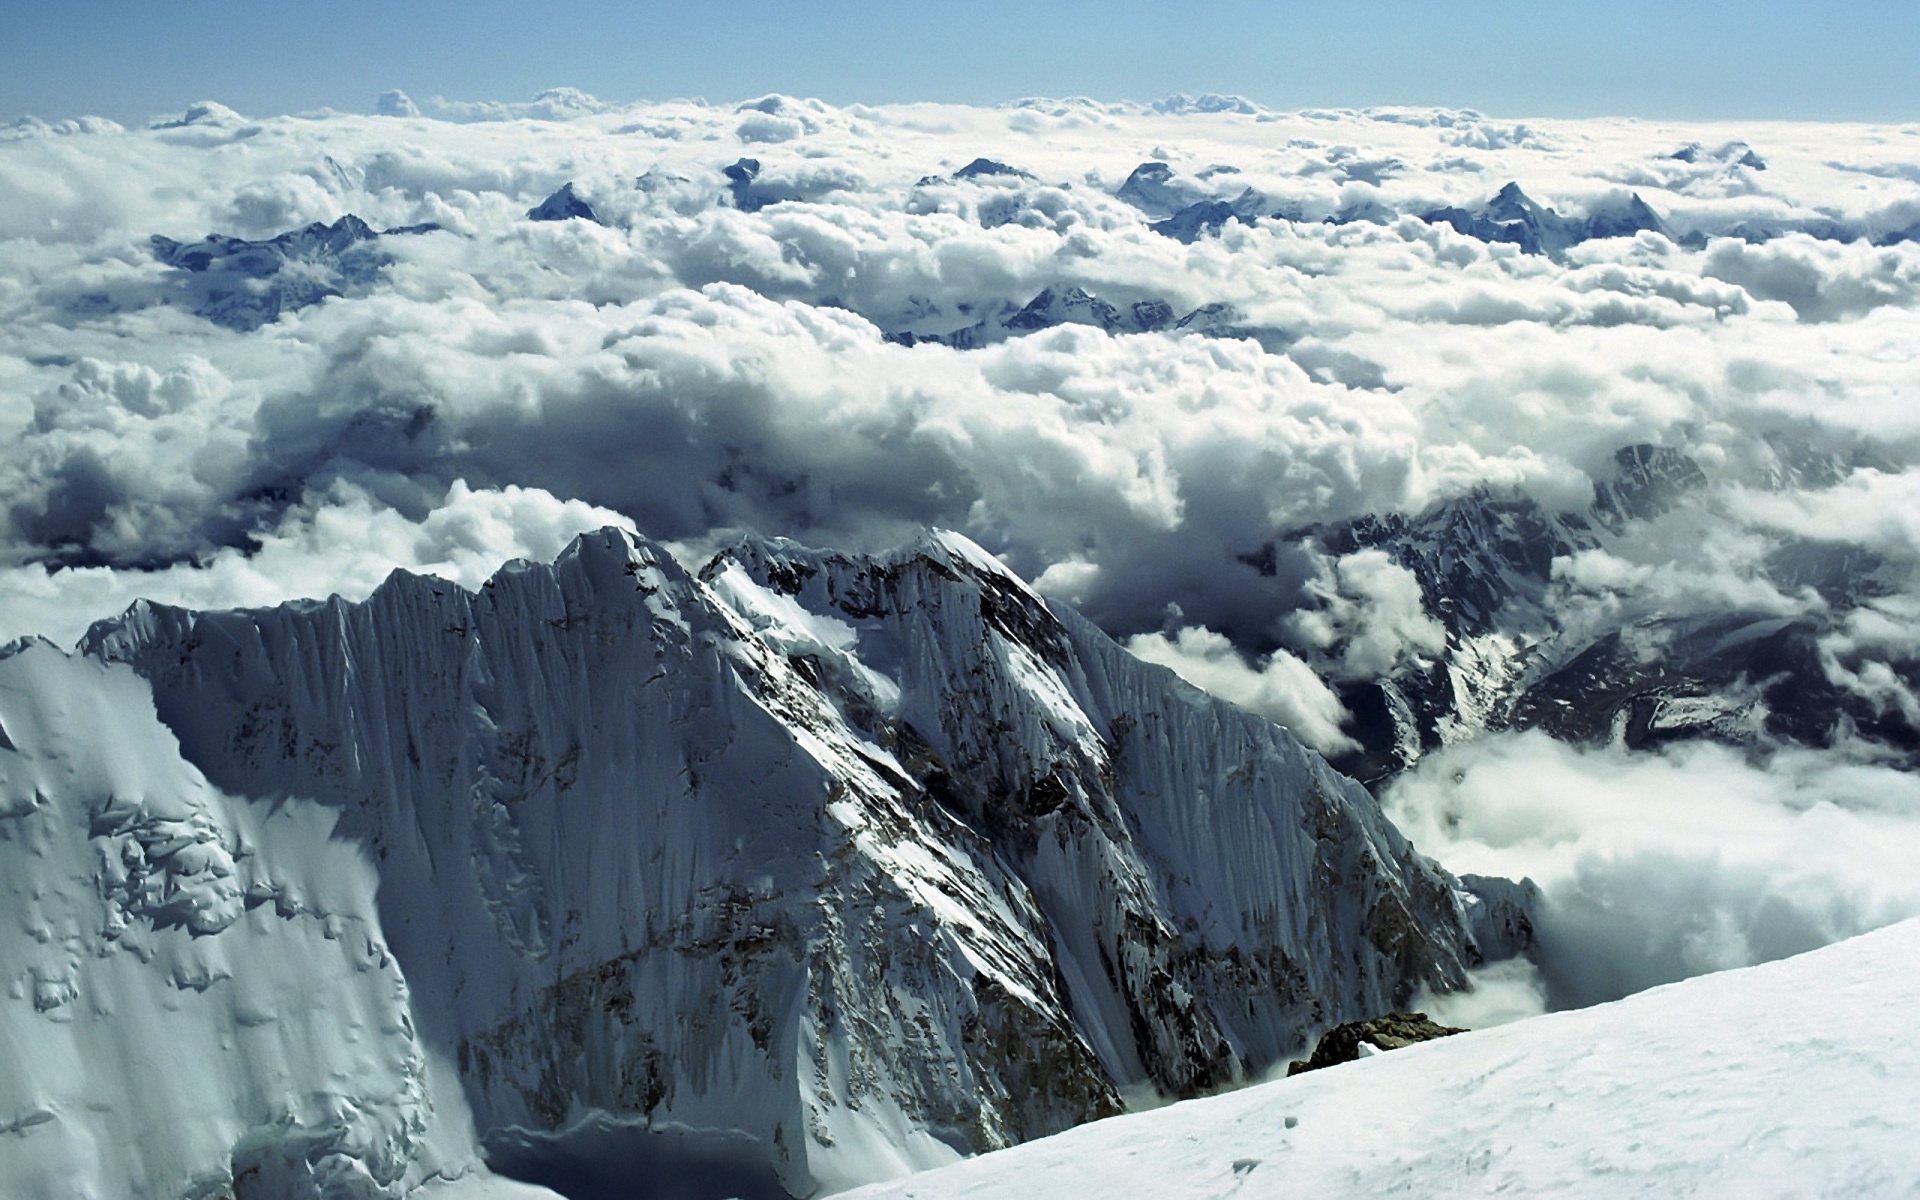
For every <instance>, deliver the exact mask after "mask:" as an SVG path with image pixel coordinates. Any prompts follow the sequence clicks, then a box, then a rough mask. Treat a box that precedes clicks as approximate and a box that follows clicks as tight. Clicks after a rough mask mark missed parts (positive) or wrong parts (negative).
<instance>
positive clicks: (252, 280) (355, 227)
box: [152, 189, 572, 333]
mask: <svg viewBox="0 0 1920 1200" xmlns="http://www.w3.org/2000/svg"><path fill="white" fill-rule="evenodd" d="M563 190H564V189H563ZM556 195H557V194H556ZM567 197H568V198H569V199H571V198H572V193H571V192H570V191H569V192H567ZM552 203H553V201H551V200H550V201H548V204H552ZM543 207H544V206H543ZM543 219H545V218H543ZM438 228H439V226H437V225H431V224H428V225H410V226H406V227H404V228H400V229H389V230H387V231H386V232H385V233H377V232H375V231H374V230H373V229H372V228H371V227H370V226H368V224H367V223H366V222H365V221H362V220H361V219H360V218H359V217H356V216H354V215H353V214H352V213H348V214H347V215H346V216H344V217H341V218H340V219H339V220H337V221H335V222H334V223H333V224H331V225H323V224H320V223H319V222H317V221H316V222H315V223H313V224H311V225H309V226H307V227H306V228H305V229H296V230H293V231H292V232H289V233H283V234H281V235H279V236H278V237H274V238H269V239H267V240H265V241H258V242H250V241H247V240H246V239H244V238H236V237H225V236H222V235H220V234H208V235H207V237H206V238H205V239H204V240H202V241H198V242H187V243H182V242H176V241H174V240H173V239H172V238H167V237H161V236H159V235H157V234H156V235H155V236H154V237H153V239H152V244H153V256H154V257H155V258H156V259H158V260H159V261H160V262H162V263H164V264H165V265H167V266H169V267H172V268H174V269H175V270H176V271H178V272H181V274H180V275H179V276H178V277H177V278H176V280H175V281H174V282H175V284H176V286H177V289H178V291H179V292H180V293H181V297H180V300H179V302H180V303H182V304H183V306H185V307H189V308H191V309H192V310H193V311H194V313H196V314H197V315H199V316H202V317H205V318H206V319H207V320H209V321H212V322H213V323H214V324H216V325H222V326H225V327H226V328H228V329H232V330H235V331H237V332H240V333H250V332H252V331H253V330H256V329H258V328H260V327H261V326H262V325H270V324H272V323H273V322H274V321H277V320H279V319H280V315H281V314H282V313H287V312H292V311H294V310H296V309H301V308H308V307H310V306H312V305H315V304H318V303H320V302H321V301H322V300H325V299H326V298H328V297H329V296H341V295H347V294H349V293H358V292H362V291H365V290H366V289H367V288H369V287H371V286H372V284H373V283H374V281H375V280H376V279H377V278H378V276H379V274H380V272H381V270H382V269H383V268H384V267H386V266H387V264H388V263H389V262H391V261H392V258H391V256H390V255H388V254H387V253H386V252H385V251H383V250H382V249H380V247H379V240H380V239H381V238H382V237H393V236H396V235H404V234H415V233H431V232H433V231H434V230H436V229H438Z"/></svg>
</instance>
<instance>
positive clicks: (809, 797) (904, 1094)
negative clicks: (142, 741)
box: [86, 530, 1525, 1195]
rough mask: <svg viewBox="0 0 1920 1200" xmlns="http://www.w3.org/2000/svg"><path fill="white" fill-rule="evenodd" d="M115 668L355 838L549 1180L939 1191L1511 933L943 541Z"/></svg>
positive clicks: (1363, 811) (196, 741) (1303, 767)
mask: <svg viewBox="0 0 1920 1200" xmlns="http://www.w3.org/2000/svg"><path fill="white" fill-rule="evenodd" d="M86 648H87V652H88V653H89V654H91V655H94V656H96V657H98V658H100V659H103V660H107V661H110V662H124V663H128V664H130V665H132V666H133V667H134V669H135V670H136V671H138V672H139V673H141V674H142V675H144V676H145V677H146V678H147V679H148V680H150V681H151V683H152V685H153V688H154V694H155V698H156V704H157V706H158V710H159V713H160V715H161V718H162V719H163V720H164V721H166V722H167V723H168V725H169V726H170V727H171V728H172V729H173V730H174V731H175V732H176V733H177V734H178V736H179V738H180V742H181V746H182V749H183V752H184V753H185V755H186V756H187V758H188V759H189V760H191V761H192V762H193V763H195V764H196V765H197V766H199V768H200V769H201V770H203V771H205V772H206V774H207V777H208V778H209V779H210V780H213V781H214V782H215V783H216V784H217V785H218V786H220V787H222V788H224V789H227V790H229V791H231V792H233V793H235V794H237V795H244V796H254V797H274V796H284V795H298V796H311V797H313V798H315V799H317V800H318V801H319V802H320V803H322V804H324V805H327V806H329V807H332V808H335V809H337V810H338V811H339V814H340V815H339V825H338V828H337V831H336V836H342V837H347V838H351V839H353V840H355V841H357V842H358V843H359V844H361V845H362V846H364V847H365V848H366V851H367V853H368V855H369V856H370V857H371V859H372V860H373V862H374V863H375V864H376V866H377V868H378V870H379V874H380V888H379V903H380V908H381V917H382V920H383V922H384V925H385V927H386V929H387V931H388V940H389V943H390V944H391V946H392V948H393V952H394V954H395V956H396V958H397V959H398V962H399V964H400V967H401V970H402V971H403V972H404V973H405V975H406V978H407V982H408V986H409V987H410V988H411V990H412V995H413V997H414V999H415V1002H416V1003H415V1009H416V1014H417V1015H416V1020H417V1022H418V1027H419V1030H420V1036H421V1037H422V1039H424V1040H425V1041H426V1042H427V1043H428V1044H429V1045H430V1046H433V1047H435V1048H437V1049H438V1050H440V1051H441V1052H443V1053H444V1054H445V1055H446V1056H447V1058H448V1059H450V1060H451V1061H453V1062H455V1063H456V1064H457V1067H458V1070H459V1072H460V1075H461V1079H462V1081H463V1083H464V1085H465V1089H466V1091H467V1095H468V1098H469V1100H470V1101H471V1103H472V1105H473V1108H474V1111H475V1114H476V1117H477V1120H478V1122H479V1127H480V1129H481V1131H482V1133H483V1135H485V1136H489V1137H491V1138H492V1139H493V1145H494V1148H495V1159H496V1161H497V1162H498V1163H499V1164H500V1165H502V1166H503V1167H508V1168H510V1169H514V1170H517V1171H520V1172H521V1173H523V1174H526V1175H528V1176H529V1177H533V1178H550V1179H555V1180H559V1179H587V1180H589V1181H590V1180H591V1179H592V1178H595V1176H594V1175H593V1173H592V1171H593V1168H592V1165H591V1164H592V1162H593V1161H594V1156H595V1154H596V1153H597V1152H598V1151H596V1147H601V1148H602V1149H604V1147H605V1146H606V1145H611V1144H614V1143H615V1142H618V1141H619V1140H620V1139H623V1138H624V1139H628V1140H633V1139H638V1142H637V1144H638V1145H639V1146H640V1147H641V1148H642V1149H644V1150H645V1151H646V1155H645V1157H648V1158H649V1160H657V1161H658V1162H660V1163H662V1164H667V1165H668V1166H669V1167H671V1166H672V1164H676V1163H677V1164H680V1165H682V1166H686V1167H687V1168H688V1169H689V1170H692V1169H694V1168H695V1167H698V1166H699V1164H702V1163H706V1164H708V1167H712V1169H713V1171H718V1173H717V1174H714V1176H713V1177H714V1178H715V1179H722V1178H723V1177H724V1178H725V1179H727V1180H732V1181H733V1182H732V1183H730V1184H728V1186H734V1187H737V1186H743V1185H741V1184H740V1180H741V1179H746V1178H747V1175H752V1174H753V1172H754V1171H760V1172H763V1173H764V1174H763V1175H762V1176H761V1177H762V1178H765V1179H777V1180H778V1181H779V1183H780V1185H781V1186H783V1187H785V1188H786V1189H788V1190H789V1191H791V1192H793V1193H794V1194H795V1195H806V1194H809V1193H810V1192H812V1191H813V1190H814V1189H815V1188H817V1187H822V1186H826V1187H836V1186H841V1185H845V1184H849V1183H852V1182H857V1181H859V1180H862V1179H866V1178H872V1177H874V1176H875V1175H876V1174H885V1173H888V1172H890V1171H891V1170H893V1169H895V1167H894V1165H889V1164H903V1163H917V1164H923V1165H924V1164H931V1163H937V1162H941V1161H946V1160H947V1159H950V1158H951V1157H952V1156H953V1155H954V1154H955V1153H956V1152H972V1151H980V1150H987V1149H992V1148H995V1147H998V1146H1003V1145H1007V1144H1010V1143H1013V1142H1018V1141H1022V1140H1026V1139H1028V1138H1032V1137H1037V1136H1041V1135H1044V1134H1047V1133H1051V1132H1055V1131H1057V1130H1060V1129H1064V1128H1066V1127H1068V1126H1071V1125H1074V1124H1077V1123H1079V1122H1082V1121H1085V1120H1088V1119H1090V1118H1093V1117H1098V1116H1103V1115H1107V1114H1110V1113H1113V1112H1117V1111H1118V1110H1119V1105H1120V1095H1121V1094H1122V1092H1124V1091H1128V1090H1131V1089H1136V1088H1141V1087H1150V1088H1151V1089H1152V1090H1154V1091H1157V1092H1159V1093H1161V1094H1164V1095H1170V1096H1184V1095H1193V1094H1197V1093H1200V1092H1204V1091H1207V1090H1210V1089H1214V1088H1217V1087H1220V1086H1222V1085H1224V1084H1228V1083H1232V1082H1234V1081H1237V1080H1241V1079H1245V1078H1247V1077H1249V1076H1251V1075H1253V1074H1256V1073H1258V1072H1260V1071H1263V1070H1265V1069H1266V1068H1268V1067H1270V1066H1271V1065H1273V1064H1274V1063H1275V1062H1277V1061H1279V1060H1280V1059H1281V1057H1282V1056H1283V1055H1284V1054H1286V1053H1287V1052H1288V1051H1289V1050H1291V1049H1292V1048H1294V1047H1295V1046H1297V1045H1299V1044H1301V1043H1302V1042H1304V1041H1305V1040H1306V1038H1308V1037H1309V1036H1310V1035H1311V1034H1312V1032H1313V1031H1315V1030H1317V1029H1319V1028H1321V1027H1323V1026H1325V1025H1326V1024H1328V1023H1330V1022H1335V1021H1339V1020H1344V1019H1352V1018H1356V1017H1360V1016H1365V1015H1367V1014H1370V1013H1375V1012H1379V1011H1386V1010H1388V1009H1391V1008H1394V1007H1396V1006H1399V1005H1402V1004H1404V1003H1405V1002H1406V1000H1407V999H1409V998H1410V996H1411V995H1412V993H1413V991H1414V989H1416V988H1418V987H1420V986H1423V985H1424V986H1429V987H1434V988H1439V989H1443V990H1444V989H1447V988H1451V987H1455V986H1458V985H1460V984H1461V983H1462V982H1463V979H1464V976H1463V970H1464V969H1465V968H1466V967H1468V966H1470V965H1473V964H1475V963H1477V962H1480V961H1482V960H1483V959H1484V958H1486V957H1488V956H1490V955H1498V954H1505V953H1511V952H1513V951H1514V950H1515V949H1516V948H1517V946H1516V944H1515V937H1514V930H1515V929H1522V930H1523V929H1524V925H1525V914H1524V912H1522V911H1521V907H1522V905H1523V904H1524V895H1523V894H1521V893H1515V892H1513V891H1512V890H1511V889H1510V888H1503V887H1502V886H1499V885H1498V884H1497V883H1494V882H1489V883H1485V884H1483V885H1480V890H1481V891H1482V892H1484V894H1485V896H1486V898H1485V899H1482V898H1480V897H1479V896H1476V895H1475V894H1474V893H1473V892H1471V891H1469V890H1467V888H1466V887H1465V886H1464V885H1462V884H1460V883H1459V882H1457V881H1455V880H1453V879H1452V878H1451V877H1449V876H1447V875H1446V874H1445V873H1443V872H1442V871H1440V870H1439V869H1438V868H1437V867H1435V866H1434V865H1433V864H1432V863H1431V862H1430V861H1428V860H1426V859H1424V858H1422V857H1421V856H1420V855H1418V854H1417V853H1415V851H1414V850H1413V848H1412V847H1411V846H1410V845H1408V843H1407V842H1406V840H1405V839H1404V838H1403V837H1401V836H1400V835H1399V834H1398V833H1397V832H1396V831H1395V830H1394V829H1393V827H1392V826H1391V825H1390V824H1389V823H1388V822H1387V821H1386V820H1385V819H1384V817H1383V816H1382V815H1381V813H1380V811H1379V809H1378V807H1377V806H1376V805H1375V804H1374V802H1373V800H1372V798H1371V797H1370V796H1369V795H1368V794H1367V793H1366V792H1365V790H1364V789H1362V788H1360V787H1359V786H1358V785H1357V784H1355V783H1353V782H1352V781H1351V780H1348V779H1346V778H1343V777H1342V776H1339V775H1337V774H1335V773H1334V772H1333V771H1332V770H1331V769H1329V768H1328V767H1327V765H1326V764H1325V763H1324V762H1323V761H1322V760H1321V759H1320V758H1319V756H1317V755H1315V754H1313V753H1312V752H1310V751H1307V750H1304V749H1303V748H1302V747H1301V746H1300V745H1299V744H1298V743H1297V742H1295V741H1294V740H1293V738H1292V737H1291V736H1289V735H1288V734H1287V733H1286V732H1285V731H1284V730H1282V729H1280V728H1278V727H1276V726H1274V725H1272V724H1270V723H1268V722H1266V721H1264V720H1261V719H1259V718H1256V717H1253V716H1251V715H1249V714H1246V713H1243V712H1241V711H1239V710H1236V709H1234V708H1232V707H1230V706H1228V705H1226V704H1224V703H1222V702H1220V701H1217V700H1213V699H1211V698H1209V697H1207V696H1205V695H1204V694H1202V693H1200V692H1198V691H1196V690H1194V689H1192V688H1189V687H1187V686H1186V685H1185V684H1183V683H1181V682H1179V681H1178V680H1177V679H1175V678H1174V677H1173V676H1172V675H1171V674H1170V673H1168V672H1166V671H1164V670H1162V669H1160V668H1157V667H1152V666H1149V665H1146V664H1143V663H1141V662H1140V661H1138V660H1136V659H1134V658H1133V657H1132V656H1130V655H1129V654H1127V653H1126V652H1125V651H1124V650H1122V649H1121V648H1120V647H1118V646H1117V645H1115V644H1114V643H1113V642H1112V641H1110V640H1109V639H1108V638H1107V637H1106V636H1105V635H1103V634H1101V633H1100V632H1099V631H1098V630H1096V629H1095V628H1094V627H1093V626H1091V625H1090V624H1088V623H1087V622H1085V621H1084V620H1082V619H1080V618H1079V617H1078V616H1076V615H1074V614H1073V613H1071V612H1070V611H1065V610H1062V611H1060V612H1055V611H1054V610H1052V609H1050V608H1049V607H1048V606H1047V605H1046V604H1044V603H1043V602H1042V601H1041V600H1040V599H1039V598H1038V597H1037V596H1036V595H1034V594H1033V593H1032V592H1031V591H1030V590H1028V588H1027V587H1026V585H1025V584H1023V583H1021V582H1020V581H1019V580H1018V579H1016V578H1014V577H1013V576H1011V575H1010V574H1008V573H1007V572H1006V571H1005V569H1004V568H1002V567H1000V565H999V564H998V563H996V562H995V561H994V560H993V559H991V558H990V557H989V556H987V555H986V554H984V553H983V552H982V551H980V550H979V549H978V548H977V547H975V546H974V545H973V544H972V543H970V542H967V541H965V540H964V539H962V538H959V537H957V536H955V535H945V534H943V535H937V536H931V537H929V538H927V539H926V540H924V541H923V542H921V543H920V544H919V545H918V546H916V547H914V548H911V549H909V550H904V551H899V552H895V553H893V554H890V555H884V556H880V557H871V558H869V557H855V556H847V555H840V554H827V553H820V552H815V551H810V550H805V549H802V548H800V547H798V546H795V545H793V544H791V543H785V542H760V541H751V542H747V543H744V544H742V545H740V546H739V547H737V548H736V549H734V550H731V551H728V552H726V553H724V554H722V555H720V556H719V557H718V558H716V559H714V560H713V561H712V562H711V563H710V564H708V566H707V567H706V568H705V569H704V570H702V571H701V572H700V573H699V575H698V576H697V577H696V576H693V575H689V574H687V573H686V572H685V571H683V570H682V569H681V568H680V567H679V566H678V565H677V564H676V563H675V562H674V561H673V560H672V559H671V558H670V557H669V556H668V555H667V554H666V553H665V552H664V551H662V550H660V549H659V548H658V547H656V546H654V545H652V544H650V543H648V542H645V541H642V540H635V539H633V538H631V537H630V536H629V535H626V534H623V533H619V532H616V531H612V530H608V531H605V532H602V533H599V534H594V535H591V536H588V537H584V538H582V539H580V540H579V541H578V542H576V543H575V544H574V546H573V547H572V548H571V549H569V550H568V551H567V552H566V553H565V554H564V555H562V556H561V558H560V559H559V560H558V561H557V562H556V563H554V564H553V565H552V566H534V565H531V564H525V563H521V564H516V565H513V566H510V567H508V568H507V569H505V570H504V571H502V572H501V573H500V574H499V575H497V576H495V577H494V578H493V579H492V580H491V581H490V582H488V583H487V585H486V586H485V587H484V588H482V589H480V590H479V592H478V593H468V592H465V591H462V590H461V589H459V588H457V587H454V586H451V585H448V584H445V583H443V582H441V581H438V580H433V579H426V578H419V577H412V576H404V575H396V576H395V577H394V578H393V579H392V580H390V581H389V582H388V583H387V584H386V585H385V586H383V587H382V588H381V589H380V590H379V591H378V592H377V593H376V594H375V595H374V596H373V597H372V598H371V599H369V600H368V601H367V602H365V603H364V604H358V605H355V604H346V603H342V602H340V601H337V600H335V601H331V602H328V603H325V604H311V603H309V604H299V605H290V606H286V607H282V608H278V609H268V610H259V611H249V612H229V613H199V614H196V613H191V612H187V611H183V610H178V609H164V608H158V607H151V606H140V607H137V608H136V609H135V610H133V611H131V612H130V613H129V614H128V615H127V616H126V617H125V618H123V619H121V620H119V621H117V622H113V623H110V624H104V625H101V626H97V627H96V628H95V629H94V631H93V632H92V633H91V634H90V635H89V637H88V639H87V643H86ZM1521 940H1524V938H1522V939H1521ZM513 1130H520V1131H530V1132H521V1133H514V1132H512V1131H513ZM569 1130H571V1131H573V1132H572V1133H571V1134H566V1133H563V1131H569ZM594 1130H597V1131H598V1132H591V1131H594ZM688 1130H706V1131H709V1132H708V1133H706V1134H698V1135H696V1134H691V1133H688V1132H686V1131H688ZM489 1131H492V1132H491V1133H489ZM582 1131H589V1132H582ZM583 1138H584V1139H586V1140H581V1139H583ZM595 1139H598V1140H595ZM608 1139H612V1141H608ZM729 1139H732V1140H731V1141H730V1140H729ZM743 1147H750V1149H743ZM627 1149H628V1150H632V1149H634V1147H628V1148H627ZM622 1153H623V1154H624V1153H625V1151H622ZM742 1156H745V1157H742ZM720 1160H732V1161H735V1162H737V1163H739V1164H741V1166H740V1170H735V1171H733V1172H732V1174H728V1173H727V1172H726V1171H719V1170H718V1168H717V1167H713V1164H714V1163H715V1162H717V1161H720ZM749 1160H751V1162H749ZM566 1164H571V1165H570V1166H569V1165H566ZM751 1164H758V1165H753V1166H752V1170H747V1167H748V1166H749V1165H751ZM674 1169H677V1168H674ZM700 1169H701V1170H707V1168H705V1167H703V1168H700ZM741 1170H747V1175H742V1174H741V1173H740V1171H741ZM709 1173H712V1172H709ZM702 1177H704V1176H702ZM749 1182H751V1181H750V1180H749ZM582 1186H586V1185H582Z"/></svg>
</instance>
